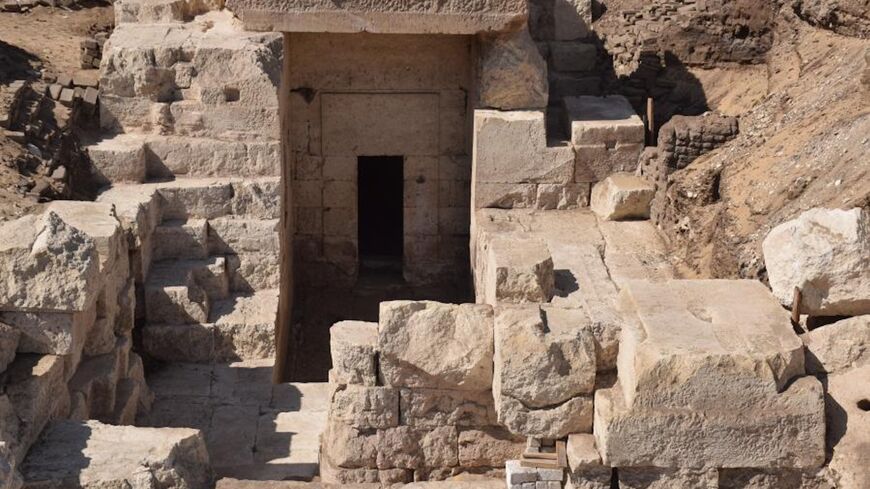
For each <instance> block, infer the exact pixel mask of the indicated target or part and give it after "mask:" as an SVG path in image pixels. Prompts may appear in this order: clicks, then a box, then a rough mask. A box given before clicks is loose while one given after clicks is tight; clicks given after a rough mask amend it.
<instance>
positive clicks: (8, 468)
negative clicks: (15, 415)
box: [0, 441, 21, 489]
mask: <svg viewBox="0 0 870 489" xmlns="http://www.w3.org/2000/svg"><path fill="white" fill-rule="evenodd" d="M20 487H21V475H20V474H19V473H18V471H16V470H15V457H14V456H13V455H12V452H11V451H10V450H9V448H8V447H7V446H6V442H3V441H0V489H19V488H20Z"/></svg>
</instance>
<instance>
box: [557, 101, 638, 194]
mask: <svg viewBox="0 0 870 489" xmlns="http://www.w3.org/2000/svg"><path fill="white" fill-rule="evenodd" d="M563 102H564V109H565V110H564V112H565V117H566V125H567V126H568V127H570V128H571V144H572V145H573V146H574V151H575V153H576V155H577V158H576V168H575V181H577V182H595V181H599V180H603V179H605V178H607V176H608V175H610V174H611V173H614V172H621V171H627V172H633V171H634V170H635V168H636V167H637V161H638V157H639V156H640V152H641V151H642V150H643V143H644V130H645V129H644V124H643V121H641V119H640V117H638V116H637V114H636V113H635V112H634V109H633V108H632V107H631V104H629V102H628V100H627V99H625V97H623V96H621V95H611V96H607V97H588V96H584V97H566V98H565V99H563Z"/></svg>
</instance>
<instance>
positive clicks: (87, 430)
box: [21, 421, 212, 489]
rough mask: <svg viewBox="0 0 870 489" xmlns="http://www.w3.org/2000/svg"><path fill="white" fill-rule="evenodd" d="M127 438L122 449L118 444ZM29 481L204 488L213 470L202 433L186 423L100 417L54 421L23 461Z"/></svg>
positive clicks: (37, 483)
mask: <svg viewBox="0 0 870 489" xmlns="http://www.w3.org/2000/svg"><path fill="white" fill-rule="evenodd" d="M121 443H123V447H124V449H123V450H119V449H118V447H119V444H121ZM21 472H22V475H23V476H24V479H25V484H26V486H27V487H44V486H49V485H50V486H52V487H58V488H85V487H87V488H98V487H131V488H136V489H146V488H151V487H154V486H155V485H158V486H164V487H186V488H190V489H204V488H207V487H209V485H210V483H211V480H212V474H211V468H210V466H209V461H208V453H207V451H206V447H205V443H204V442H203V439H202V435H201V434H200V433H199V432H198V431H197V430H192V429H187V428H134V427H131V426H111V425H105V424H102V423H99V422H97V421H87V422H76V421H59V422H56V423H54V424H52V425H51V426H49V427H48V428H47V429H46V431H45V432H44V433H43V434H42V436H41V437H40V440H39V443H38V444H36V445H35V446H34V447H33V448H32V449H31V451H30V453H29V454H28V456H27V459H26V460H25V461H24V463H23V464H22V466H21Z"/></svg>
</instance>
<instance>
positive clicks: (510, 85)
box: [478, 29, 549, 110]
mask: <svg viewBox="0 0 870 489" xmlns="http://www.w3.org/2000/svg"><path fill="white" fill-rule="evenodd" d="M479 70H480V75H479V76H480V79H479V80H480V81H479V84H480V85H479V89H478V90H479V92H480V93H479V96H480V106H481V107H490V108H494V109H501V110H517V109H542V108H545V107H546V106H547V97H548V96H549V87H548V83H547V62H546V61H544V58H542V57H541V53H540V52H539V51H538V48H537V46H535V42H534V41H533V40H532V36H531V35H529V31H528V29H522V30H519V31H516V32H508V33H505V34H501V35H496V36H483V37H482V38H481V47H480V68H479Z"/></svg>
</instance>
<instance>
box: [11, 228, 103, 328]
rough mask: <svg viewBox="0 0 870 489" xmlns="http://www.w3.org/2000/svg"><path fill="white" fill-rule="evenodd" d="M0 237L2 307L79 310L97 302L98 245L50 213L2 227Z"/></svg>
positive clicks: (98, 280)
mask: <svg viewBox="0 0 870 489" xmlns="http://www.w3.org/2000/svg"><path fill="white" fill-rule="evenodd" d="M0 236H3V237H4V239H3V242H2V243H0V274H2V275H3V277H4V279H3V280H2V281H0V309H6V310H10V309H12V310H21V309H24V310H27V309H31V310H54V311H83V310H85V309H86V308H87V307H88V306H89V305H90V304H92V303H93V301H94V300H95V299H96V297H95V294H96V292H97V286H98V284H100V279H99V276H98V273H99V269H100V264H99V257H98V254H97V247H96V244H95V243H94V240H93V239H91V238H90V237H89V236H87V235H85V234H84V233H83V232H82V231H79V230H78V229H76V228H74V227H72V226H70V225H69V224H67V223H66V222H64V220H63V219H61V218H60V216H58V215H57V214H55V213H54V212H49V213H47V214H45V215H44V216H25V217H23V218H21V219H17V220H15V221H10V222H8V223H5V224H4V225H2V226H0Z"/></svg>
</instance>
